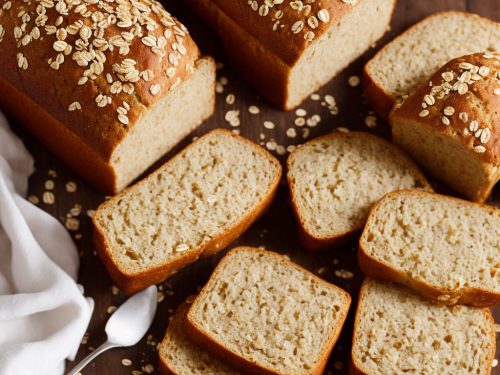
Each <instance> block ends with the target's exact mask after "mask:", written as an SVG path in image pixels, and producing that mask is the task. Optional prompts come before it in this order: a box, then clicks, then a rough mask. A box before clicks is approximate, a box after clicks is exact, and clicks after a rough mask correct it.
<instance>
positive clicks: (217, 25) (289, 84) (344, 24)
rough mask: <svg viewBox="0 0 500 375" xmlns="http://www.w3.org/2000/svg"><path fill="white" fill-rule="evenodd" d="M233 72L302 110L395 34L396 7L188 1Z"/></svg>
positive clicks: (364, 2)
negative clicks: (392, 28)
mask: <svg viewBox="0 0 500 375" xmlns="http://www.w3.org/2000/svg"><path fill="white" fill-rule="evenodd" d="M185 2H186V3H187V4H188V6H190V7H191V9H192V10H193V11H195V12H197V13H198V15H199V16H200V17H201V18H202V19H203V20H204V21H205V22H206V23H207V24H208V25H209V26H211V27H212V28H213V29H214V30H215V32H216V33H218V34H219V36H220V37H221V39H222V42H223V44H224V47H225V50H226V53H227V56H228V58H229V60H230V62H231V63H232V65H233V67H234V68H235V69H236V70H237V71H238V72H239V73H240V76H241V77H242V78H243V79H245V80H246V81H247V82H248V83H249V84H250V85H252V86H254V87H255V88H256V89H257V91H259V93H260V94H262V95H263V96H264V97H266V98H267V99H268V100H270V101H271V102H272V103H274V104H275V105H277V106H278V107H280V108H283V109H287V110H289V109H292V108H294V107H295V106H297V105H299V104H300V103H301V102H302V101H303V100H304V99H305V98H306V97H307V96H309V95H310V94H311V93H312V92H314V91H315V90H317V89H319V88H320V87H321V86H323V85H324V84H325V83H327V82H328V81H329V80H330V79H331V78H333V77H334V76H335V75H336V74H337V73H339V72H340V71H341V70H342V69H344V68H345V67H346V66H347V65H349V64H350V63H351V62H352V61H353V60H355V59H356V58H357V57H358V56H360V55H361V54H362V53H363V52H364V51H366V50H367V49H368V48H369V47H370V46H371V45H372V44H373V43H374V42H375V41H376V40H378V39H379V38H380V37H381V36H382V35H383V34H384V33H385V32H386V30H387V29H388V25H389V22H390V19H391V15H392V12H393V10H394V6H395V4H396V0H357V1H356V0H308V1H295V0H252V1H248V0H187V1H185Z"/></svg>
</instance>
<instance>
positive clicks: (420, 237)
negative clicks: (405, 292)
mask: <svg viewBox="0 0 500 375" xmlns="http://www.w3.org/2000/svg"><path fill="white" fill-rule="evenodd" d="M359 263H360V267H361V269H362V270H363V272H364V273H366V274H368V275H370V276H372V277H376V278H379V279H382V280H387V281H395V282H399V283H401V284H403V285H406V286H408V287H410V288H412V289H414V290H415V291H417V292H418V293H420V294H421V295H422V296H424V297H425V298H427V299H429V300H431V301H432V302H435V303H440V304H446V305H454V304H456V303H463V304H470V305H473V306H477V307H485V306H491V305H495V304H497V303H500V209H497V208H494V207H490V206H484V205H480V204H477V203H470V202H467V201H462V200H460V199H455V198H450V197H446V196H443V195H438V194H432V193H427V192H421V191H415V190H411V191H410V190H407V191H398V192H394V193H391V194H388V195H387V196H385V197H384V198H383V199H382V200H380V202H378V203H377V204H376V205H375V207H374V208H373V209H372V210H371V212H370V215H369V217H368V221H367V223H366V226H365V230H364V231H363V234H362V236H361V239H360V241H359Z"/></svg>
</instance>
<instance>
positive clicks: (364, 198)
mask: <svg viewBox="0 0 500 375" xmlns="http://www.w3.org/2000/svg"><path fill="white" fill-rule="evenodd" d="M287 164H288V182H289V186H290V194H291V197H292V204H293V208H294V211H295V216H296V217H297V221H298V223H299V229H300V234H301V241H302V244H303V246H304V247H305V248H306V249H308V250H321V249H325V248H328V247H329V246H331V245H333V244H334V243H335V242H337V241H338V240H340V239H342V238H344V237H346V236H349V235H351V234H352V233H354V232H357V231H360V230H361V229H362V228H363V226H364V224H365V221H366V218H367V217H368V212H369V211H370V209H371V208H372V206H373V205H374V204H375V203H376V202H377V201H378V200H379V199H380V198H382V197H383V196H384V195H385V194H387V193H389V192H391V191H394V190H399V189H412V188H415V189H425V190H432V188H431V186H430V185H429V183H428V182H427V180H426V179H425V177H424V176H423V175H422V173H420V171H419V170H418V168H417V166H416V165H415V164H414V163H413V162H412V161H411V160H410V159H409V158H408V157H407V156H406V155H405V154H404V153H403V152H402V151H400V150H399V148H397V146H394V145H392V144H391V143H389V142H387V141H385V140H383V139H381V138H379V137H376V136H374V135H371V134H368V133H363V132H351V133H332V134H329V135H326V136H323V137H319V138H316V139H313V140H312V141H310V142H307V143H306V144H304V145H302V146H300V147H299V148H297V149H296V150H295V151H294V152H292V153H291V154H290V156H289V158H288V161H287Z"/></svg>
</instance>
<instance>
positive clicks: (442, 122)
mask: <svg viewBox="0 0 500 375" xmlns="http://www.w3.org/2000/svg"><path fill="white" fill-rule="evenodd" d="M389 121H390V123H391V125H392V137H393V141H394V142H395V143H397V144H399V145H400V146H401V147H402V148H403V149H405V150H406V151H407V152H408V153H409V154H410V155H411V156H412V157H413V159H414V160H415V161H417V162H418V163H420V164H421V165H422V167H423V168H424V169H426V170H427V171H428V172H429V173H430V174H432V175H434V176H435V177H436V178H438V179H440V180H442V181H443V182H445V183H446V184H447V185H449V187H451V188H452V189H454V190H455V191H457V192H458V193H460V194H461V195H462V196H464V197H465V198H468V199H470V200H473V201H477V202H483V201H484V200H486V198H487V197H488V196H489V194H490V192H491V190H492V189H493V186H494V185H495V184H496V183H497V181H498V180H499V179H500V54H496V55H495V54H491V53H489V52H484V53H479V54H474V55H469V56H464V57H460V58H458V59H454V60H452V61H450V62H449V63H448V64H446V65H445V66H443V67H442V68H441V69H440V70H438V71H437V72H436V73H435V74H434V75H433V76H432V77H431V78H430V79H429V80H428V81H427V82H425V83H424V84H423V85H422V86H421V87H420V88H419V89H418V90H416V91H415V92H414V93H413V94H412V95H411V96H410V97H409V98H407V99H406V100H405V101H404V102H403V103H402V104H401V105H398V106H396V108H395V109H394V111H393V112H391V115H390V119H389Z"/></svg>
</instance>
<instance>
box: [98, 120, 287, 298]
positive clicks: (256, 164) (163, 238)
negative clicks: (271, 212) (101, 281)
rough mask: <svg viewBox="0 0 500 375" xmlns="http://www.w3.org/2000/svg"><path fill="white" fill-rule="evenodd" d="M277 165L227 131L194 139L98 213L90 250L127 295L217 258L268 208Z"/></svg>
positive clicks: (261, 150)
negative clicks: (93, 249)
mask: <svg viewBox="0 0 500 375" xmlns="http://www.w3.org/2000/svg"><path fill="white" fill-rule="evenodd" d="M280 177H281V165H280V164H279V162H278V161H277V160H276V159H275V158H274V157H273V156H272V155H271V154H269V153H268V152H267V151H266V150H264V149H262V148H261V147H259V146H257V145H256V144H254V143H252V142H250V141H249V140H247V139H245V138H243V137H239V136H237V135H235V134H233V133H232V132H230V131H228V130H223V129H216V130H213V131H211V132H209V133H208V134H206V135H205V136H203V137H201V138H199V139H198V140H196V141H195V142H193V143H192V144H191V145H189V146H188V147H186V148H185V149H184V150H183V151H181V152H180V153H179V154H177V155H176V156H174V157H173V158H172V159H171V160H170V161H168V162H167V163H166V164H165V165H163V166H162V167H160V168H159V169H158V170H157V171H156V172H154V173H152V174H151V175H150V176H148V177H147V178H145V179H144V180H142V181H141V182H139V183H137V184H136V185H134V186H132V187H130V188H129V189H127V190H125V191H124V192H122V193H121V194H119V195H117V196H116V197H114V198H112V199H110V200H109V201H107V202H105V203H103V204H102V205H101V206H100V207H99V208H98V209H97V211H96V213H95V215H94V217H93V222H94V244H95V246H96V248H97V251H98V253H99V255H100V257H101V258H102V260H103V262H104V265H105V266H106V268H107V270H108V272H109V274H110V276H111V277H112V278H113V280H114V281H115V283H116V285H117V286H118V287H119V288H120V289H121V290H123V291H124V292H125V293H132V292H135V291H137V290H140V289H143V288H145V287H147V286H149V285H152V284H156V283H159V282H161V281H163V280H165V279H166V278H167V277H169V276H171V275H172V274H174V273H175V272H177V270H179V269H180V268H182V267H184V266H186V265H188V264H190V263H192V262H194V261H196V260H197V259H198V258H199V257H200V256H203V257H206V256H209V255H212V254H215V253H217V252H218V251H220V250H222V249H223V248H224V247H225V246H227V245H228V244H229V243H231V242H232V241H233V240H235V239H236V238H237V237H238V236H239V235H240V234H241V233H243V232H244V231H245V230H246V229H247V228H248V227H249V226H250V225H251V224H252V223H253V222H254V221H255V220H256V219H257V218H258V217H259V216H260V215H261V214H262V213H263V212H264V211H265V210H266V209H267V208H268V207H269V206H270V204H271V202H272V200H273V198H274V195H275V193H276V189H277V187H278V183H279V180H280Z"/></svg>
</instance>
